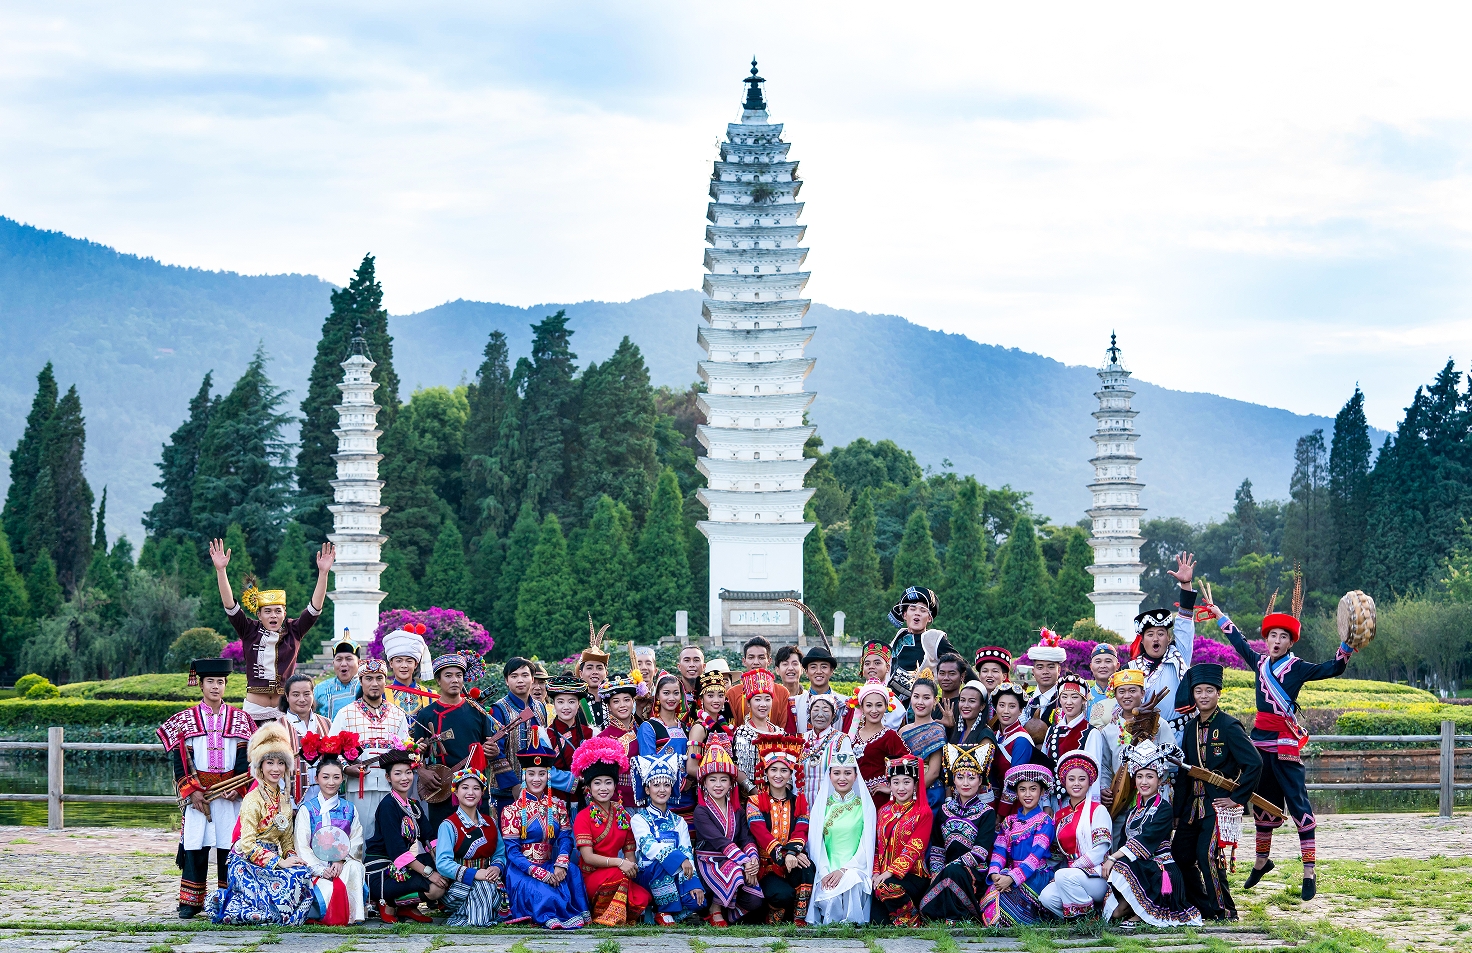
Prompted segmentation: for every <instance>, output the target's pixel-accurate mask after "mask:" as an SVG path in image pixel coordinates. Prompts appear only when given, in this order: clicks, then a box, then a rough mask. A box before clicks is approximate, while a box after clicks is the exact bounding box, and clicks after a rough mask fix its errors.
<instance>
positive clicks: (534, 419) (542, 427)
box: [518, 311, 577, 510]
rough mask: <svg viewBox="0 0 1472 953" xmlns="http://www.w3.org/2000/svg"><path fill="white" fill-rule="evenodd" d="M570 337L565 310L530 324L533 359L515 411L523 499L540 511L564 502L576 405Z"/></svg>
mask: <svg viewBox="0 0 1472 953" xmlns="http://www.w3.org/2000/svg"><path fill="white" fill-rule="evenodd" d="M571 337H572V332H571V331H569V330H568V328H567V314H566V312H564V311H558V312H557V313H556V314H553V315H549V316H547V317H546V318H543V319H542V320H541V321H540V322H538V323H537V324H534V325H532V359H531V364H530V369H529V372H528V374H527V375H526V378H525V381H526V382H525V385H524V386H523V389H522V393H523V395H524V400H523V403H522V406H521V408H520V411H521V414H520V416H521V445H522V447H523V456H524V457H525V458H526V487H525V490H524V491H523V497H522V498H523V500H527V501H530V502H531V503H533V504H534V505H536V506H538V507H541V508H543V509H554V510H559V509H562V508H563V505H564V504H565V502H566V501H567V491H568V485H567V472H568V465H567V449H568V444H569V442H571V438H572V437H573V433H572V430H573V421H572V418H573V416H574V413H573V411H574V408H575V404H576V401H577V385H576V384H575V382H574V380H573V371H574V370H575V367H574V365H573V361H575V360H576V359H577V355H576V354H574V353H573V352H572V350H571V349H570V348H569V347H568V340H569V339H570V338H571ZM518 363H519V362H518Z"/></svg>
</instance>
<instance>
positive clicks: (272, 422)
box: [191, 348, 292, 627]
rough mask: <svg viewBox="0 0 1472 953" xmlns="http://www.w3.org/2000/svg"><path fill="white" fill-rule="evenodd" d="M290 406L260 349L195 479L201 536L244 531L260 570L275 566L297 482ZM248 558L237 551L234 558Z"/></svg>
mask: <svg viewBox="0 0 1472 953" xmlns="http://www.w3.org/2000/svg"><path fill="white" fill-rule="evenodd" d="M285 402H286V394H285V393H284V392H283V391H281V390H280V389H278V388H277V387H276V385H274V384H272V383H271V379H270V378H269V377H267V376H266V354H265V351H263V350H262V349H261V348H257V349H256V353H255V355H254V356H253V357H252V358H251V360H250V364H249V365H247V366H246V369H245V373H244V374H242V375H241V376H240V380H238V381H236V382H235V386H234V387H232V388H231V389H230V393H229V394H227V395H226V396H225V398H224V399H223V400H221V401H220V404H219V406H218V407H216V408H215V410H214V412H213V413H211V414H210V418H209V425H208V426H207V427H206V428H205V433H204V437H203V439H202V440H201V441H200V447H199V468H198V470H197V471H196V473H195V477H194V498H193V501H192V503H191V507H192V512H193V523H194V528H195V531H196V532H197V533H199V534H200V536H201V537H202V538H204V539H213V538H218V537H220V536H222V535H223V534H224V532H225V530H226V528H227V527H229V526H230V525H231V524H232V523H235V524H239V525H240V527H241V529H242V530H243V531H244V533H245V538H246V539H248V540H249V541H250V556H251V560H252V561H253V562H254V563H256V564H257V565H262V566H269V565H271V563H272V561H273V557H274V555H275V552H276V547H277V545H278V544H279V543H280V540H281V526H282V523H283V522H284V521H285V511H286V504H287V500H288V490H289V485H290V481H291V469H290V468H289V467H288V466H287V465H286V464H287V461H288V459H289V458H290V454H291V444H290V443H289V442H288V441H287V439H286V429H287V427H289V426H290V425H291V423H292V418H291V416H290V415H288V414H284V413H282V412H281V406H282V404H284V403H285ZM242 552H243V549H241V550H236V554H235V557H234V558H235V559H239V558H240V557H241V554H242ZM231 565H234V563H232V564H231ZM212 627H213V626H212Z"/></svg>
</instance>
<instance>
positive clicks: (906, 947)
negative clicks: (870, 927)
mask: <svg viewBox="0 0 1472 953" xmlns="http://www.w3.org/2000/svg"><path fill="white" fill-rule="evenodd" d="M874 942H875V944H876V945H877V946H878V947H879V948H880V949H881V950H883V951H884V953H933V951H934V950H935V941H934V940H932V939H930V938H929V937H915V938H910V937H894V938H891V939H876V940H875V941H874Z"/></svg>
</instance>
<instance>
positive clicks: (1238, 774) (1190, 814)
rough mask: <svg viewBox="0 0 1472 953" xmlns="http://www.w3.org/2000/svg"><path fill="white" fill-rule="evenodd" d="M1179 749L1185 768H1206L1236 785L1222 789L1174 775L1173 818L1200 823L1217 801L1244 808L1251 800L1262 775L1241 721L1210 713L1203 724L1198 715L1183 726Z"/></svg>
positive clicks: (1188, 776) (1184, 774)
mask: <svg viewBox="0 0 1472 953" xmlns="http://www.w3.org/2000/svg"><path fill="white" fill-rule="evenodd" d="M1181 749H1182V750H1183V751H1184V752H1185V762H1186V764H1188V765H1192V764H1194V765H1197V766H1199V767H1203V768H1206V769H1207V770H1208V771H1213V772H1215V773H1217V774H1220V775H1222V776H1223V777H1225V778H1229V779H1231V780H1234V781H1236V785H1235V786H1234V787H1232V788H1230V789H1222V788H1219V787H1217V786H1216V785H1214V784H1207V783H1206V782H1205V781H1198V780H1196V779H1195V778H1193V777H1191V774H1190V772H1188V771H1177V772H1176V791H1175V797H1173V798H1172V799H1171V804H1172V805H1173V806H1174V809H1175V810H1174V813H1175V816H1176V817H1178V818H1181V817H1184V818H1186V819H1187V820H1190V821H1196V820H1200V819H1202V818H1203V817H1205V816H1206V810H1207V808H1208V807H1210V805H1211V802H1213V801H1215V800H1216V799H1217V798H1230V799H1232V800H1233V801H1235V802H1236V803H1238V804H1241V805H1243V806H1246V804H1247V802H1248V801H1250V800H1251V799H1252V792H1253V790H1254V789H1255V788H1256V787H1257V779H1258V776H1259V775H1260V774H1261V773H1262V758H1261V757H1259V756H1258V754H1257V749H1256V748H1254V747H1253V746H1252V742H1251V741H1249V740H1248V738H1247V730H1246V729H1245V728H1243V727H1242V723H1241V722H1240V721H1238V720H1237V719H1235V718H1233V717H1232V716H1231V715H1229V714H1227V713H1226V712H1224V711H1222V710H1221V709H1217V710H1216V711H1214V712H1212V713H1211V717H1210V718H1208V719H1206V720H1205V721H1202V719H1201V715H1200V714H1199V713H1198V714H1197V715H1195V716H1194V717H1192V718H1191V719H1190V720H1189V721H1187V722H1186V727H1185V729H1184V730H1183V731H1182V732H1181Z"/></svg>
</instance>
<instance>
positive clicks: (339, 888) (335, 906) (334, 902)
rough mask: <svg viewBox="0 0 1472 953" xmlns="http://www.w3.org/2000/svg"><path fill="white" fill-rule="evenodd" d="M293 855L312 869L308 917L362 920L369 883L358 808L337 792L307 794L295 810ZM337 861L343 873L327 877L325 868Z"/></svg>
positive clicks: (326, 921) (331, 922)
mask: <svg viewBox="0 0 1472 953" xmlns="http://www.w3.org/2000/svg"><path fill="white" fill-rule="evenodd" d="M295 835H296V855H297V856H298V857H300V858H301V859H302V860H303V861H305V862H306V865H307V869H308V870H310V871H311V873H312V900H313V908H312V914H311V916H312V919H314V920H319V921H321V922H322V924H323V925H324V926H330V927H340V926H347V925H348V924H351V923H362V922H363V919H364V907H363V901H364V899H365V898H366V896H367V892H368V891H367V884H366V880H365V873H364V868H363V857H364V855H365V843H366V842H365V840H364V837H363V825H362V824H361V823H359V821H358V812H357V811H356V810H354V808H353V805H352V804H350V803H349V802H348V801H346V800H344V799H343V798H342V797H341V796H337V797H331V798H324V797H323V796H322V794H321V792H318V793H317V794H314V795H313V796H311V797H309V798H307V800H306V801H305V802H304V803H303V804H302V806H301V808H300V809H299V810H298V811H297V814H296V831H295ZM337 862H341V863H342V871H341V872H340V873H339V874H338V875H337V876H336V877H327V876H326V872H327V867H328V865H330V864H333V863H337Z"/></svg>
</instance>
